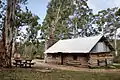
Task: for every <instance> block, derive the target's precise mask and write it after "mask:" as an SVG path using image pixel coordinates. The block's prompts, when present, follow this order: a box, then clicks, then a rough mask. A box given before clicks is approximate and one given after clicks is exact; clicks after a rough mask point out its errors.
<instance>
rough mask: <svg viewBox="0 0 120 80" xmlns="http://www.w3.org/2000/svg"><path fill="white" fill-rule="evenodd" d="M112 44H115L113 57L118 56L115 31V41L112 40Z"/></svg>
mask: <svg viewBox="0 0 120 80" xmlns="http://www.w3.org/2000/svg"><path fill="white" fill-rule="evenodd" d="M114 43H115V56H117V55H118V51H117V36H116V30H115V39H114Z"/></svg>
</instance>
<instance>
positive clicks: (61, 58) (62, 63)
mask: <svg viewBox="0 0 120 80" xmlns="http://www.w3.org/2000/svg"><path fill="white" fill-rule="evenodd" d="M60 55H61V65H63V54H62V53H60Z"/></svg>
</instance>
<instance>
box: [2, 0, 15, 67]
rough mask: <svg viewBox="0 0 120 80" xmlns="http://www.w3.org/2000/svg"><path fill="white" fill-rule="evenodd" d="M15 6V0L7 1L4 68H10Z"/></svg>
mask: <svg viewBox="0 0 120 80" xmlns="http://www.w3.org/2000/svg"><path fill="white" fill-rule="evenodd" d="M15 5H16V0H7V9H6V19H5V36H4V37H5V41H4V42H5V48H6V50H5V53H6V56H5V61H6V65H5V67H11V57H12V44H13V31H14V27H15Z"/></svg>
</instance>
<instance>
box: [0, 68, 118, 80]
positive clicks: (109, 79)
mask: <svg viewBox="0 0 120 80" xmlns="http://www.w3.org/2000/svg"><path fill="white" fill-rule="evenodd" d="M0 80H120V73H118V72H116V73H93V72H79V71H62V70H54V71H52V72H40V71H36V70H34V69H15V70H2V71H0Z"/></svg>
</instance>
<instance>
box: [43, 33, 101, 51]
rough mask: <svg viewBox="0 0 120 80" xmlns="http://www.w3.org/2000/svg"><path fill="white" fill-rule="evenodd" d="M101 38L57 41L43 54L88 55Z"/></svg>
mask: <svg viewBox="0 0 120 80" xmlns="http://www.w3.org/2000/svg"><path fill="white" fill-rule="evenodd" d="M102 36H103V35H97V36H92V37H84V38H75V39H66V40H59V41H58V42H57V43H55V44H54V45H53V46H51V47H50V48H49V49H48V50H46V51H45V52H44V53H58V52H61V53H89V52H90V51H91V49H92V48H93V47H94V46H95V44H96V43H97V42H98V41H99V40H100V39H101V38H102Z"/></svg>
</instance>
